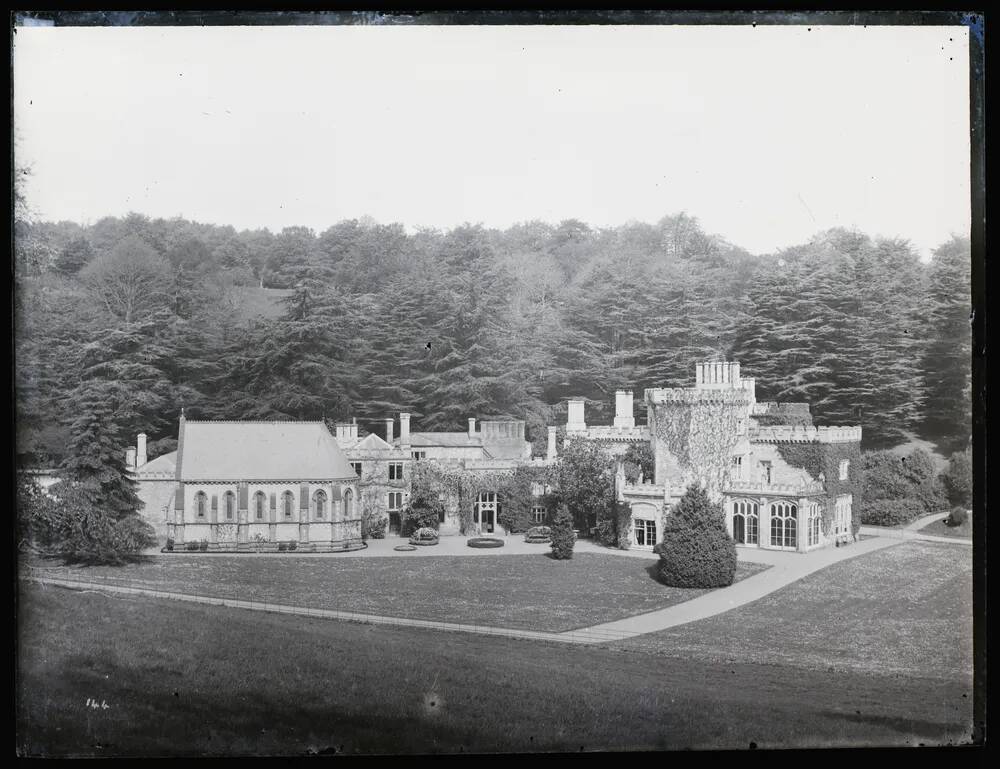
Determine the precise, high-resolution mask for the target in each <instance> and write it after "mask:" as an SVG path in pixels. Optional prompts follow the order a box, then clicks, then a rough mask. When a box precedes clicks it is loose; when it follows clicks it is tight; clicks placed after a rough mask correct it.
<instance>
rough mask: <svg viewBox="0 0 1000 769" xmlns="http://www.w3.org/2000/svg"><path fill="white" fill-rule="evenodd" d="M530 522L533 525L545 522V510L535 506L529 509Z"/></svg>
mask: <svg viewBox="0 0 1000 769" xmlns="http://www.w3.org/2000/svg"><path fill="white" fill-rule="evenodd" d="M531 520H532V521H534V522H535V523H542V522H543V521H544V520H545V508H544V507H542V506H541V505H535V506H534V507H532V508H531Z"/></svg>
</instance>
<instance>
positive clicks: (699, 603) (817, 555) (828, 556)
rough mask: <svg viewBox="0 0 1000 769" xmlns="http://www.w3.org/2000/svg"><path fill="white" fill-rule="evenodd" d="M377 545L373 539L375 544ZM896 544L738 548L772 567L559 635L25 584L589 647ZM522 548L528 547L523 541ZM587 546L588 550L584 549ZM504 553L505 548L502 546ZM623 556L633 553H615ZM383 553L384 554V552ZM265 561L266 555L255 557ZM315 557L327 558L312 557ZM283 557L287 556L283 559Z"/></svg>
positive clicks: (746, 599) (82, 584) (78, 584)
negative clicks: (653, 608)
mask: <svg viewBox="0 0 1000 769" xmlns="http://www.w3.org/2000/svg"><path fill="white" fill-rule="evenodd" d="M450 539H454V540H457V541H458V542H459V543H461V546H462V547H465V549H466V550H472V549H473V548H469V547H467V546H466V545H465V539H464V537H453V538H450ZM376 541H378V540H376ZM381 542H389V543H391V544H390V546H389V550H388V553H396V551H393V550H391V546H392V544H395V541H394V540H381ZM900 543H901V540H899V539H895V538H887V537H872V538H871V539H863V540H861V541H860V542H855V543H853V544H851V545H848V546H845V547H835V548H826V549H824V550H817V551H814V552H812V553H809V554H807V555H803V554H801V553H790V552H782V551H774V550H756V549H750V548H746V549H742V548H741V550H740V558H741V559H742V560H752V561H755V562H758V563H769V564H770V565H771V568H770V569H766V570H765V571H762V572H760V573H758V574H755V575H753V576H751V577H747V578H746V579H744V580H741V581H740V582H737V583H736V584H734V585H730V586H729V587H725V588H719V589H718V590H714V591H712V592H710V593H706V594H704V595H701V596H699V597H697V598H693V599H692V600H690V601H687V602H685V603H682V604H677V605H675V606H671V607H668V608H666V609H660V610H658V611H653V612H649V613H647V614H640V615H636V616H633V617H628V618H626V619H621V620H616V621H614V622H605V623H602V624H599V625H593V626H590V627H586V628H580V629H577V630H570V631H566V632H562V633H553V632H542V631H530V630H518V629H512V628H501V627H489V626H484V625H470V624H463V623H451V622H437V621H431V620H418V619H404V618H401V617H385V616H378V615H371V614H360V613H357V612H344V611H335V610H330V609H307V608H303V607H297V606H289V605H285V604H272V603H262V602H257V601H241V600H235V599H224V598H212V597H206V596H196V595H187V594H183V593H173V592H167V591H162V590H151V589H147V588H133V587H122V586H117V585H108V584H106V583H99V582H88V581H81V580H75V579H73V580H70V579H59V578H53V577H41V576H32V577H28V579H29V580H31V581H34V582H39V583H42V584H49V585H59V586H62V587H71V588H76V589H86V590H95V591H99V592H105V593H117V594H131V595H147V596H151V597H156V598H168V599H173V600H179V601H186V602H193V603H201V604H209V605H215V606H229V607H233V608H241V609H250V610H253V611H267V612H277V613H283V614H297V615H301V616H310V617H324V618H330V619H341V620H349V621H355V622H364V623H368V624H380V625H397V626H405V627H424V628H433V629H437V630H449V631H456V632H465V633H478V634H481V635H494V636H506V637H509V638H525V639H532V640H540V641H556V642H560V643H579V644H593V643H601V642H609V641H619V640H623V639H626V638H632V637H634V636H637V635H643V634H645V633H653V632H656V631H658V630H665V629H667V628H671V627H675V626H677V625H682V624H686V623H688V622H694V621H696V620H699V619H704V618H706V617H711V616H714V615H716V614H721V613H723V612H727V611H729V610H731V609H735V608H736V607H738V606H742V605H744V604H747V603H750V602H751V601H756V600H757V599H759V598H763V597H764V596H766V595H768V594H770V593H773V592H774V591H775V590H778V589H780V588H782V587H785V586H786V585H789V584H791V583H792V582H795V581H796V580H799V579H801V578H802V577H805V576H806V575H807V574H811V573H813V572H815V571H818V570H820V569H824V568H826V567H827V566H830V565H832V564H834V563H837V562H838V561H843V560H847V559H849V558H855V557H857V556H860V555H865V554H866V553H871V552H874V551H876V550H881V549H883V548H886V547H892V546H893V545H898V544H900ZM522 544H525V545H527V543H522ZM579 545H580V546H582V547H580V549H579V550H578V552H587V551H589V550H591V548H593V550H595V551H599V552H614V551H610V550H608V549H607V548H601V547H599V546H597V545H594V544H593V543H589V542H580V543H579ZM588 546H589V547H588ZM439 547H441V545H437V546H434V547H433V548H422V550H430V549H434V550H437V548H439ZM534 547H535V548H536V549H534V550H530V551H528V552H538V550H537V548H538V546H537V545H536V546H534ZM450 549H451V548H450V547H446V548H445V551H447V550H450ZM504 549H505V550H506V549H507V548H506V547H505V548H504ZM514 550H516V548H511V550H508V551H507V552H508V553H510V552H512V551H514ZM364 552H368V551H356V552H355V553H342V554H337V557H350V556H352V555H356V554H357V553H364ZM416 552H420V551H413V552H408V553H396V555H399V556H412V555H413V554H414V553H416ZM476 552H480V553H492V554H496V553H497V551H496V550H481V551H476ZM617 552H620V553H622V555H625V554H626V553H630V552H632V551H617ZM388 553H386V554H388ZM445 554H454V553H447V552H441V551H439V552H438V555H445ZM635 555H636V556H638V557H645V558H647V559H649V558H651V557H652V555H651V554H650V553H649V552H641V553H636V554H635ZM191 557H201V558H205V557H211V556H210V555H209V554H199V555H194V554H192V556H191ZM260 557H265V556H260ZM317 557H328V556H327V555H324V556H317ZM285 558H287V555H286V556H285Z"/></svg>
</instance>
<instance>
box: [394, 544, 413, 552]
mask: <svg viewBox="0 0 1000 769" xmlns="http://www.w3.org/2000/svg"><path fill="white" fill-rule="evenodd" d="M416 549H417V548H415V547H414V546H413V545H396V546H395V547H394V548H393V550H399V551H400V552H403V551H407V550H416Z"/></svg>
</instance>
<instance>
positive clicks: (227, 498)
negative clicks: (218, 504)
mask: <svg viewBox="0 0 1000 769" xmlns="http://www.w3.org/2000/svg"><path fill="white" fill-rule="evenodd" d="M223 504H224V506H225V508H226V520H227V521H231V520H233V518H234V517H236V495H235V494H233V492H231V491H227V492H226V493H225V494H224V495H223Z"/></svg>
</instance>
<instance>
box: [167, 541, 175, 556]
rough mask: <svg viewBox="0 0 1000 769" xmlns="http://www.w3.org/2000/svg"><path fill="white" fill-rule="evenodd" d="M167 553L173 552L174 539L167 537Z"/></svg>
mask: <svg viewBox="0 0 1000 769" xmlns="http://www.w3.org/2000/svg"><path fill="white" fill-rule="evenodd" d="M167 552H168V553H172V552H174V538H173V537H167Z"/></svg>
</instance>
